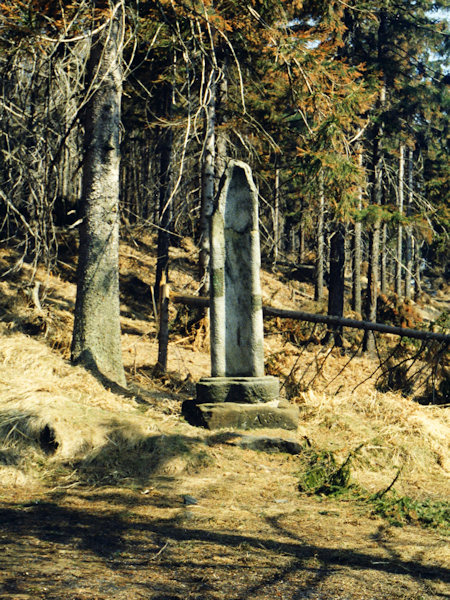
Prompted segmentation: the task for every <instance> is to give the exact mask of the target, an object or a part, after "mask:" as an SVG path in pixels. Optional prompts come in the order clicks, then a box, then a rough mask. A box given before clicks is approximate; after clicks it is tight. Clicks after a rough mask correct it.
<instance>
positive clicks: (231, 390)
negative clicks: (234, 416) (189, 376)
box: [197, 376, 280, 404]
mask: <svg viewBox="0 0 450 600" xmlns="http://www.w3.org/2000/svg"><path fill="white" fill-rule="evenodd" d="M279 393H280V382H279V380H278V379H277V378H276V377H269V376H268V377H204V378H203V379H200V381H199V382H198V383H197V403H198V404H209V403H217V402H238V403H241V404H260V403H265V402H273V401H274V400H278V397H279Z"/></svg>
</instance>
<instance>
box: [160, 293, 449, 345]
mask: <svg viewBox="0 0 450 600" xmlns="http://www.w3.org/2000/svg"><path fill="white" fill-rule="evenodd" d="M170 300H171V301H172V302H173V303H174V304H185V305H186V306H194V307H197V308H207V307H208V306H209V298H206V297H204V296H182V295H179V294H174V293H171V294H170ZM263 313H264V316H267V317H280V318H281V319H296V320H299V321H309V322H310V323H324V324H325V325H330V327H352V328H353V329H363V330H365V331H379V332H380V333H390V334H392V335H399V336H401V337H408V338H414V339H418V340H435V341H438V342H443V343H446V344H449V343H450V335H447V334H445V333H435V332H433V331H421V330H419V329H408V328H407V327H394V326H393V325H384V324H383V323H373V322H371V321H358V320H356V319H346V318H344V317H336V316H332V315H316V314H314V313H307V312H303V311H301V310H287V309H285V308H274V307H273V306H263Z"/></svg>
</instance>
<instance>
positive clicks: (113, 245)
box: [72, 15, 126, 386]
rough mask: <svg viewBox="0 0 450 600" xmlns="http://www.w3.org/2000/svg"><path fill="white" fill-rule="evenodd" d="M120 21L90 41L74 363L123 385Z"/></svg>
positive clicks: (114, 21) (73, 344)
mask: <svg viewBox="0 0 450 600" xmlns="http://www.w3.org/2000/svg"><path fill="white" fill-rule="evenodd" d="M122 33H123V32H122V27H121V19H120V18H118V17H117V15H116V18H114V19H112V20H111V22H110V23H109V24H108V26H107V27H106V28H105V29H103V30H102V31H101V32H100V33H99V34H97V35H95V36H94V37H93V39H92V44H91V51H90V57H89V61H88V65H87V75H86V77H87V81H88V82H92V83H93V85H94V86H95V88H94V89H95V91H94V93H93V94H92V97H91V99H90V101H89V104H88V105H87V107H86V110H85V114H84V142H83V146H84V153H85V155H84V167H83V182H82V198H81V215H82V218H83V222H82V224H81V226H80V252H79V259H78V272H77V299H76V305H75V321H74V330H73V339H72V360H73V361H74V362H77V363H81V364H83V365H84V366H86V367H87V368H89V369H90V370H92V371H93V372H95V373H96V374H99V375H100V376H101V377H102V378H105V379H106V380H108V381H110V382H114V383H117V384H119V385H121V386H124V385H125V383H126V382H125V373H124V369H123V362H122V352H121V340H120V305H119V173H120V148H119V128H120V103H121V94H122V71H121V66H120V61H121V51H122Z"/></svg>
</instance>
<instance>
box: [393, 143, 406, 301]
mask: <svg viewBox="0 0 450 600" xmlns="http://www.w3.org/2000/svg"><path fill="white" fill-rule="evenodd" d="M404 181H405V146H404V145H403V144H401V145H400V161H399V165H398V199H397V208H398V214H399V217H400V222H399V224H398V228H397V262H396V268H395V291H396V293H397V296H398V297H399V298H400V297H401V296H402V266H403V265H402V260H403V256H402V245H403V226H402V223H401V219H402V217H403V202H404Z"/></svg>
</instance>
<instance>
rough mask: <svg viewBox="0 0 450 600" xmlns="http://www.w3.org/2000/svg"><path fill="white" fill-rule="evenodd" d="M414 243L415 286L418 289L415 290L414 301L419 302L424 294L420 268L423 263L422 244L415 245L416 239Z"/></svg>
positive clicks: (416, 243)
mask: <svg viewBox="0 0 450 600" xmlns="http://www.w3.org/2000/svg"><path fill="white" fill-rule="evenodd" d="M412 241H413V250H414V280H415V284H416V288H415V292H414V299H415V300H418V298H419V296H420V294H421V293H422V284H421V277H420V267H421V263H422V255H421V252H420V248H421V246H420V244H419V243H418V242H417V241H416V242H415V243H414V238H413V239H412Z"/></svg>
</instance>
